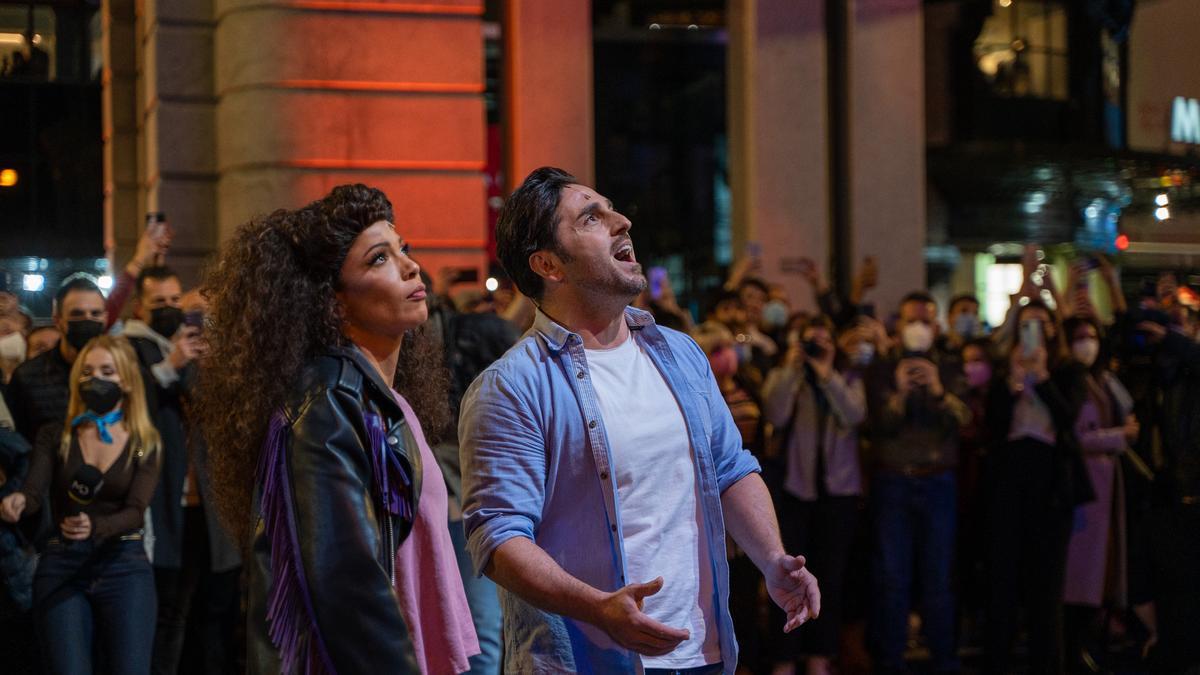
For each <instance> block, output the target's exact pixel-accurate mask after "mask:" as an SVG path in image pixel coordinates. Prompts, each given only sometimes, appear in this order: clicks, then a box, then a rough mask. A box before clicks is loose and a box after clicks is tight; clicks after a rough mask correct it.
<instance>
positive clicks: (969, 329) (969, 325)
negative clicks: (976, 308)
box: [954, 312, 983, 340]
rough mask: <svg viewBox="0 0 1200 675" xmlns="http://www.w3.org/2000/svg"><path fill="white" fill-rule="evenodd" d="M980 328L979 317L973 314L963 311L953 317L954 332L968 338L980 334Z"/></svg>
mask: <svg viewBox="0 0 1200 675" xmlns="http://www.w3.org/2000/svg"><path fill="white" fill-rule="evenodd" d="M982 328H983V327H982V326H981V325H980V324H979V317H977V316H975V315H974V314H967V313H965V312H964V313H962V314H959V315H958V316H956V317H954V332H955V333H957V334H958V335H960V336H961V337H963V338H966V339H968V340H970V339H971V338H973V337H975V336H977V335H979V334H981V333H982V332H983V330H982Z"/></svg>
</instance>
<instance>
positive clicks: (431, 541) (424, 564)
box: [396, 394, 479, 675]
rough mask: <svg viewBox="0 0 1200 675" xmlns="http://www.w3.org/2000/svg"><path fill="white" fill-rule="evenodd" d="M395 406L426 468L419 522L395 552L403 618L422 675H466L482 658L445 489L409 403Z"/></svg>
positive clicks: (423, 469) (397, 397) (418, 512)
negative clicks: (472, 663)
mask: <svg viewBox="0 0 1200 675" xmlns="http://www.w3.org/2000/svg"><path fill="white" fill-rule="evenodd" d="M396 402H397V403H399V404H400V409H401V410H403V411H404V417H405V419H407V420H408V423H409V424H410V425H412V430H413V436H414V437H415V438H416V439H417V446H418V447H419V448H420V451H421V467H422V484H421V497H420V501H419V503H418V504H417V516H416V522H415V523H413V528H412V532H411V533H410V534H409V535H408V538H407V539H405V540H404V543H403V544H401V545H400V550H398V551H397V552H396V593H397V595H398V596H399V597H400V612H401V614H403V615H404V621H405V623H407V624H408V630H409V632H410V633H411V634H412V641H413V648H414V649H415V650H416V653H417V662H418V663H420V664H421V672H423V673H427V674H428V675H443V674H444V673H462V672H466V671H467V670H470V664H469V663H468V662H467V659H468V658H470V657H472V656H474V655H476V654H478V653H479V640H478V638H477V637H476V636H475V625H474V624H473V623H472V622H471V608H470V607H469V606H468V605H467V596H466V593H465V592H464V591H463V585H462V577H461V576H459V572H458V562H457V559H456V558H455V555H454V544H453V543H452V542H451V541H450V531H449V530H448V529H447V527H446V526H447V522H448V519H449V513H450V502H449V497H448V495H447V492H446V483H445V481H444V480H443V479H442V471H441V469H440V468H438V463H437V459H436V458H435V457H434V456H433V452H432V451H431V450H430V449H429V444H428V443H426V442H425V434H423V433H422V432H421V423H420V422H419V421H418V420H417V416H416V415H415V414H414V413H413V411H412V408H411V407H409V405H408V401H405V400H404V397H402V396H400V395H399V394H396Z"/></svg>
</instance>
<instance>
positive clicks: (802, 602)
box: [763, 553, 821, 633]
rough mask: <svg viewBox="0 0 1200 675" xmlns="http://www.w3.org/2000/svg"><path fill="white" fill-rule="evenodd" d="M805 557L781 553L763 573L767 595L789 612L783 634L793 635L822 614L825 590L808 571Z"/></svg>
mask: <svg viewBox="0 0 1200 675" xmlns="http://www.w3.org/2000/svg"><path fill="white" fill-rule="evenodd" d="M804 564H805V560H804V556H802V555H798V556H790V555H787V554H786V553H780V554H779V555H778V556H776V557H775V558H774V559H773V560H772V561H771V563H770V565H768V566H767V569H764V570H763V576H764V577H765V578H766V581H767V593H768V594H769V595H770V596H771V600H773V601H774V602H775V604H776V605H779V608H780V609H782V610H783V611H784V612H787V622H786V623H784V624H783V632H785V633H790V632H792V631H793V630H795V629H796V628H798V627H799V626H800V625H801V624H803V623H804V622H805V621H808V620H810V619H815V618H817V616H819V615H820V614H821V589H820V588H819V587H818V585H817V578H816V577H814V576H813V575H812V573H811V572H809V571H808V569H807V568H805V567H804Z"/></svg>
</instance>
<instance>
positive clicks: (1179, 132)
mask: <svg viewBox="0 0 1200 675" xmlns="http://www.w3.org/2000/svg"><path fill="white" fill-rule="evenodd" d="M1171 140H1172V141H1175V142H1176V143H1191V144H1193V145H1200V101H1197V100H1196V99H1194V98H1184V97H1182V96H1177V97H1175V105H1174V106H1172V108H1171Z"/></svg>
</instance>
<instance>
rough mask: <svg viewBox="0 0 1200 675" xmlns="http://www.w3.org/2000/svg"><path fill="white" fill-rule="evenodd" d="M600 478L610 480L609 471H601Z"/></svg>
mask: <svg viewBox="0 0 1200 675" xmlns="http://www.w3.org/2000/svg"><path fill="white" fill-rule="evenodd" d="M600 480H608V472H607V471H601V472H600Z"/></svg>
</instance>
